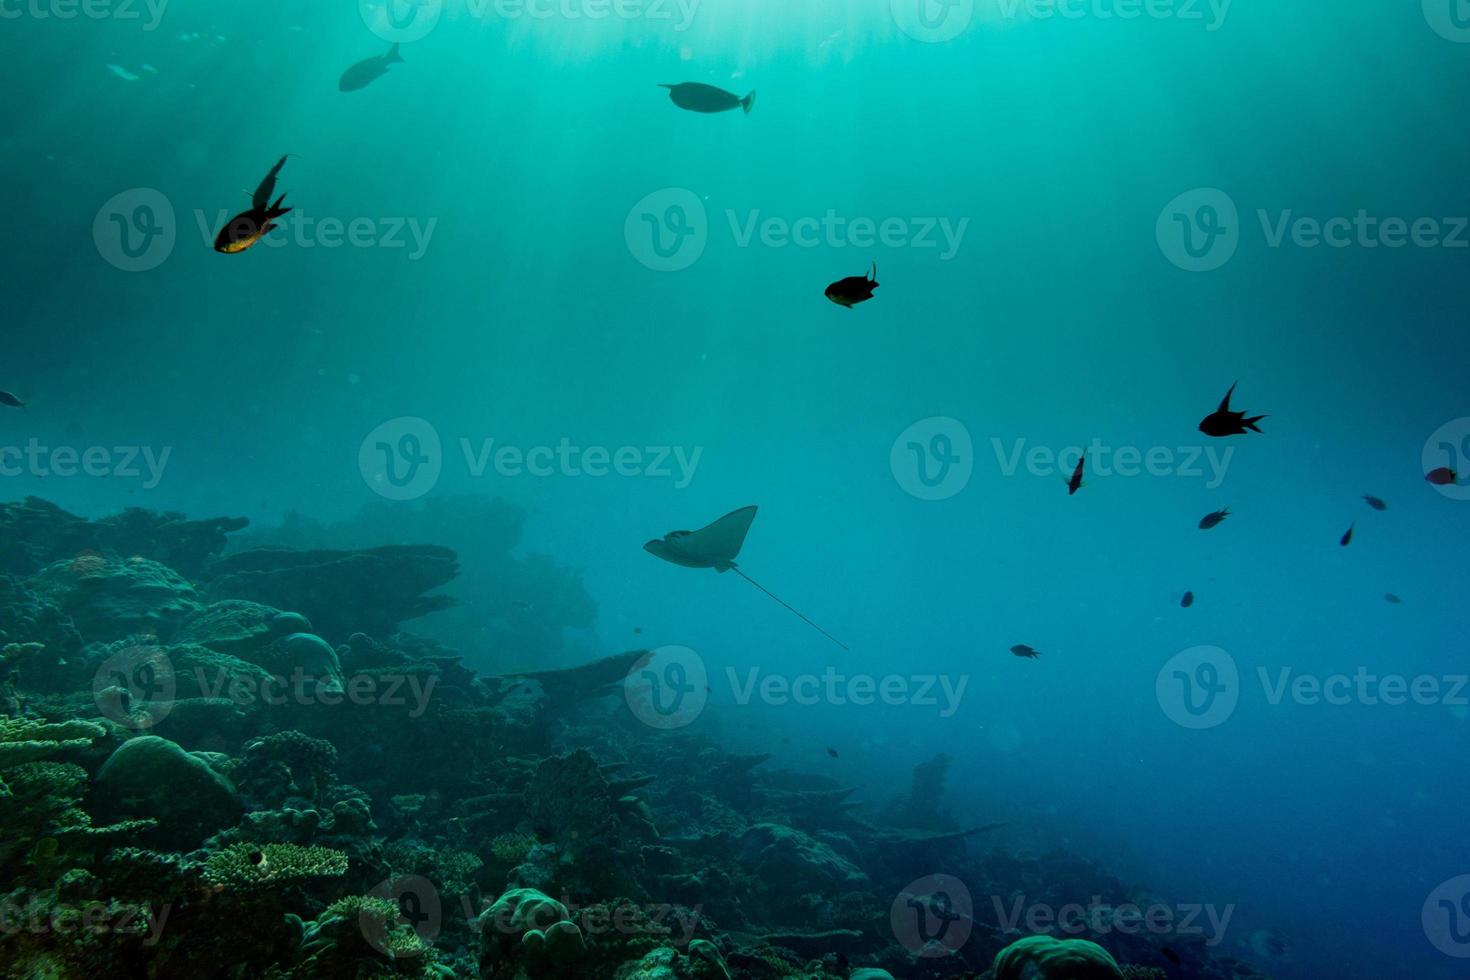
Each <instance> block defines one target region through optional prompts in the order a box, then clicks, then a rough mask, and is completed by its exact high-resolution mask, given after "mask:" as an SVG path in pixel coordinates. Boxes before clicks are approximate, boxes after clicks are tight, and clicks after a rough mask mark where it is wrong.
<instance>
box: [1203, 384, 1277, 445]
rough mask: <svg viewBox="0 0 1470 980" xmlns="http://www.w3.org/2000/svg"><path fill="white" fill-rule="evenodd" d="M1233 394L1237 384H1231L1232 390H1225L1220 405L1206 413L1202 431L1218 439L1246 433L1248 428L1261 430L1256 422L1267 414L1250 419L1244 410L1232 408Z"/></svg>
mask: <svg viewBox="0 0 1470 980" xmlns="http://www.w3.org/2000/svg"><path fill="white" fill-rule="evenodd" d="M1236 384H1239V382H1236ZM1233 394H1235V385H1231V386H1230V390H1229V391H1227V392H1225V397H1224V399H1223V400H1221V402H1220V407H1219V408H1217V409H1215V411H1213V412H1211V413H1210V414H1209V415H1206V416H1205V418H1204V421H1203V422H1201V423H1200V424H1199V430H1200V431H1201V432H1203V433H1204V434H1205V435H1207V436H1214V437H1215V438H1217V439H1218V438H1222V437H1224V436H1239V435H1245V431H1246V430H1247V429H1249V430H1250V431H1252V432H1260V431H1261V430H1260V429H1258V428H1257V427H1256V423H1257V422H1259V421H1261V419H1263V418H1265V417H1266V416H1264V415H1257V416H1255V417H1254V418H1249V419H1248V418H1246V417H1245V413H1244V412H1236V411H1232V410H1231V408H1230V396H1231V395H1233Z"/></svg>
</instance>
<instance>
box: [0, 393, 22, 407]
mask: <svg viewBox="0 0 1470 980" xmlns="http://www.w3.org/2000/svg"><path fill="white" fill-rule="evenodd" d="M0 405H9V406H10V407H11V408H25V407H26V403H25V402H23V401H21V400H20V399H19V398H16V397H15V396H14V395H12V394H11V393H10V392H8V391H0Z"/></svg>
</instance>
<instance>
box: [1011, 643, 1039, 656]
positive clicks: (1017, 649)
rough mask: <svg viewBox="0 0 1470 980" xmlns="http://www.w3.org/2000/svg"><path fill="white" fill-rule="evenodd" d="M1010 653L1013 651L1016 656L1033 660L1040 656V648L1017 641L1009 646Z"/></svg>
mask: <svg viewBox="0 0 1470 980" xmlns="http://www.w3.org/2000/svg"><path fill="white" fill-rule="evenodd" d="M1011 653H1014V654H1015V655H1016V656H1018V657H1024V658H1025V659H1027V660H1035V659H1036V658H1037V657H1039V656H1041V651H1040V650H1036V649H1033V648H1032V647H1029V646H1027V645H1026V644H1024V643H1017V644H1016V645H1015V646H1013V647H1011Z"/></svg>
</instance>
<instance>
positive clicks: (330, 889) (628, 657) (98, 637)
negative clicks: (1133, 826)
mask: <svg viewBox="0 0 1470 980" xmlns="http://www.w3.org/2000/svg"><path fill="white" fill-rule="evenodd" d="M455 506H456V507H463V508H464V511H463V512H464V514H466V515H468V516H467V520H466V523H467V524H469V523H477V524H478V525H479V526H483V527H484V528H485V529H486V533H487V534H489V535H491V536H492V537H493V538H494V540H495V542H496V543H495V545H494V550H496V553H497V554H499V553H500V552H501V551H503V550H508V549H509V548H511V547H512V546H514V544H515V542H516V541H517V540H518V535H519V523H518V520H519V518H518V517H517V516H516V512H514V511H513V510H512V509H509V508H508V506H504V505H499V504H496V505H493V506H491V505H480V504H476V505H473V506H471V505H455ZM438 516H439V517H442V516H443V515H442V514H439V515H438ZM239 526H240V523H239V522H235V521H231V520H228V519H222V520H218V521H188V520H185V519H183V518H182V517H180V516H178V515H150V514H147V513H146V512H142V511H129V512H127V513H125V514H124V515H120V516H119V518H117V519H114V520H111V521H100V522H92V521H84V520H82V519H80V518H76V517H73V516H71V515H68V514H65V512H63V511H60V510H59V509H57V508H53V507H51V506H50V505H48V504H45V503H43V502H40V501H34V500H31V501H26V502H25V503H23V504H19V505H10V506H7V507H0V540H4V541H8V542H9V543H10V544H11V546H12V547H11V550H10V551H9V552H7V557H6V559H5V560H4V563H3V564H0V630H3V631H4V635H3V637H0V640H3V643H0V830H3V831H4V833H3V835H0V875H3V876H4V880H6V881H7V882H8V883H9V884H8V885H7V888H8V889H9V891H8V894H6V895H4V896H3V899H4V901H6V902H9V903H12V904H13V905H14V906H16V907H17V908H19V909H21V910H22V911H23V913H24V915H25V916H26V921H28V922H39V923H43V924H45V925H44V927H42V928H36V929H26V930H21V931H20V932H19V933H18V934H17V935H15V936H7V937H6V938H5V942H4V944H3V945H0V975H4V976H22V977H49V978H57V980H72V978H87V980H90V978H92V977H98V976H105V977H111V976H119V977H123V976H127V977H143V978H155V977H156V978H165V977H175V976H177V977H228V978H236V980H251V978H265V980H285V978H297V977H300V978H309V980H315V978H322V980H326V978H337V977H351V978H367V977H412V978H418V980H450V978H456V977H458V978H466V980H468V978H474V977H483V978H495V980H606V978H614V980H797V978H800V980H893V978H895V977H904V978H910V977H913V978H922V980H942V978H954V980H971V978H978V977H982V976H987V975H988V977H989V980H1008V978H1012V977H1022V976H1027V977H1030V976H1035V977H1045V976H1054V977H1066V978H1069V980H1083V978H1090V977H1098V978H1102V977H1107V978H1113V980H1116V978H1119V977H1136V978H1144V977H1150V976H1158V975H1159V974H1158V971H1159V970H1160V969H1164V964H1165V963H1167V964H1169V967H1168V968H1167V970H1166V973H1167V975H1168V976H1170V977H1171V978H1177V980H1227V978H1230V980H1240V978H1246V977H1254V976H1259V974H1257V973H1255V971H1254V970H1253V968H1252V967H1251V966H1250V965H1249V964H1247V963H1244V962H1241V961H1238V960H1233V959H1229V958H1227V957H1223V956H1221V955H1219V954H1218V953H1217V951H1216V950H1215V949H1214V948H1213V947H1210V946H1208V945H1207V944H1205V943H1204V942H1203V941H1186V940H1180V941H1176V942H1172V943H1170V944H1169V946H1168V947H1167V949H1166V948H1165V947H1164V946H1163V944H1162V942H1161V941H1160V940H1159V938H1158V937H1156V936H1151V935H1148V934H1138V933H1137V932H1136V931H1131V932H1130V931H1126V930H1117V929H1110V928H1108V924H1109V922H1110V921H1111V919H1110V917H1111V916H1113V915H1114V914H1115V911H1114V910H1117V911H1116V915H1117V916H1120V917H1121V916H1122V914H1123V913H1122V911H1121V910H1122V909H1123V908H1124V907H1126V906H1129V905H1140V904H1144V903H1147V902H1149V901H1150V900H1151V899H1152V896H1148V895H1146V894H1145V893H1141V892H1139V891H1138V890H1136V889H1132V888H1129V887H1128V886H1126V885H1125V884H1124V883H1122V882H1120V881H1118V880H1116V879H1114V878H1112V877H1110V876H1108V875H1107V874H1106V873H1105V872H1103V871H1102V870H1100V869H1099V868H1097V867H1096V866H1094V865H1093V864H1091V863H1090V862H1087V861H1084V860H1081V859H1078V858H1076V857H1074V856H1071V855H1067V854H1061V853H1054V854H1042V855H1031V854H1022V853H1014V852H1011V851H1007V850H1005V849H1003V848H1001V847H992V848H990V849H989V850H988V851H986V852H982V851H981V850H980V843H981V841H982V840H983V839H985V837H984V835H987V834H991V833H996V832H998V830H999V827H1000V825H998V824H994V823H984V822H983V821H984V817H983V816H981V817H973V816H969V815H966V819H964V821H963V822H959V821H957V820H956V819H955V818H954V817H953V816H951V815H950V814H949V813H947V812H946V811H945V804H946V800H945V795H944V782H945V775H946V772H947V769H948V766H949V760H948V758H947V757H944V756H940V757H937V758H934V759H931V760H929V761H927V762H923V761H920V762H919V764H918V765H917V766H916V768H915V770H914V777H913V783H912V786H911V788H909V790H908V792H907V793H906V794H902V795H899V796H897V797H896V798H895V799H894V800H892V801H890V802H889V803H887V804H881V805H880V806H878V807H876V808H874V810H875V811H876V812H874V811H870V810H869V809H868V808H866V807H864V805H863V801H861V800H860V799H858V795H857V794H856V793H855V791H854V788H853V787H852V786H849V785H844V784H842V783H839V782H837V781H835V780H832V779H829V778H826V777H822V776H819V775H814V774H812V773H807V772H794V771H789V770H786V769H783V768H781V767H780V765H779V764H778V761H777V760H776V759H773V758H772V757H770V756H768V755H764V754H749V753H747V754H737V753H732V752H729V751H727V750H726V749H724V748H722V747H721V746H720V745H719V744H717V743H716V742H715V741H713V740H712V739H711V738H709V737H707V736H704V735H700V734H696V733H693V732H690V731H679V730H675V731H660V730H655V729H653V728H650V727H648V726H646V725H643V724H641V723H639V722H637V721H636V720H635V719H634V718H632V716H631V715H630V713H629V712H628V710H627V707H626V704H625V702H624V700H623V693H622V691H621V689H620V684H621V682H622V681H623V679H624V678H625V677H626V676H627V675H628V674H629V672H630V671H632V670H635V669H636V668H637V666H638V665H639V664H640V663H642V662H644V661H645V660H646V658H647V657H648V653H647V652H646V651H641V650H630V651H628V652H626V653H622V654H616V655H613V656H605V657H587V658H585V660H584V662H581V663H578V664H576V665H571V666H565V667H563V668H562V669H550V668H549V667H545V666H544V665H545V664H547V663H549V662H553V661H554V660H555V658H556V657H558V656H560V655H561V654H562V653H564V652H565V651H563V649H562V648H561V647H560V646H552V645H547V646H544V647H539V648H534V649H536V650H540V651H541V653H540V654H537V655H536V656H531V657H529V658H528V659H524V660H522V662H521V664H520V666H521V667H524V666H526V665H529V664H538V665H540V666H541V669H537V670H535V671H530V672H526V671H524V670H523V671H522V672H519V673H513V672H512V673H506V674H503V675H499V676H495V675H482V674H478V673H476V672H475V671H472V670H470V669H468V668H467V667H466V666H465V665H464V664H463V663H462V661H461V658H460V655H459V654H458V653H456V652H455V651H453V650H451V649H449V648H447V647H445V646H443V645H442V644H440V643H439V642H436V641H435V640H434V639H431V638H429V637H426V636H419V635H412V634H409V633H405V632H403V631H402V630H401V629H400V624H401V622H403V621H404V620H408V619H413V618H417V617H421V616H425V615H426V614H428V613H429V612H432V611H434V610H436V609H444V608H446V606H447V602H446V601H445V600H444V599H443V598H436V597H435V596H433V595H430V594H429V593H431V592H432V590H434V589H436V588H437V587H439V586H441V585H443V584H445V583H446V582H448V581H449V580H450V579H451V578H453V576H454V574H455V571H456V568H457V565H456V560H455V555H454V553H453V552H450V551H448V550H447V549H444V548H442V547H438V546H434V545H429V546H422V547H421V546H394V547H390V548H381V547H374V546H372V543H371V542H366V541H361V540H356V539H352V538H351V535H349V534H348V533H347V531H346V530H344V529H342V528H337V530H336V531H332V530H331V529H330V528H323V527H321V526H309V525H305V524H302V525H301V526H300V527H298V528H297V530H298V531H299V532H300V534H301V537H302V539H303V540H302V541H301V542H300V543H302V544H305V545H309V547H308V548H307V549H306V550H289V549H286V548H282V547H274V548H254V549H251V550H247V551H241V552H239V553H237V554H234V555H232V556H230V557H227V558H223V559H217V556H218V555H219V553H220V551H221V550H222V549H223V547H224V536H225V534H226V533H228V532H230V531H231V530H233V529H236V528H238V527H239ZM332 534H337V535H338V536H339V537H340V538H341V540H335V541H332V542H330V543H331V544H333V545H336V547H329V548H328V547H322V542H321V541H319V540H315V539H316V538H319V537H331V536H332ZM275 543H276V544H280V542H275ZM169 560H176V561H177V562H178V565H177V567H171V566H170V565H169V564H168V561H169ZM507 560H508V559H507ZM517 561H520V560H519V559H517ZM514 567H515V568H516V569H517V570H518V571H517V573H516V575H515V576H513V579H514V582H515V583H516V585H515V590H516V593H517V596H518V598H519V596H520V595H521V594H522V593H521V592H520V590H521V589H529V588H531V585H530V584H531V583H537V582H540V583H541V586H538V587H544V589H545V590H546V593H545V595H544V596H543V595H542V594H540V593H535V592H532V593H531V598H532V599H535V600H536V601H537V602H541V601H544V602H545V603H546V604H547V605H548V606H551V607H554V608H559V609H563V610H564V611H566V610H571V609H574V608H575V609H578V610H580V611H579V612H577V613H576V614H575V615H572V614H571V613H570V612H568V613H567V614H566V615H567V617H569V618H571V619H577V617H580V616H582V615H583V614H584V613H588V609H586V608H583V607H582V602H583V600H582V597H581V596H579V594H578V591H577V589H578V588H579V586H578V585H577V584H576V582H575V576H573V575H570V574H569V573H565V572H564V571H562V570H557V569H555V568H554V566H551V565H549V564H545V563H541V562H539V561H526V562H525V563H523V564H517V565H515V566H514ZM538 576H539V577H538ZM196 582H197V583H200V585H199V586H198V587H196V585H195V584H194V583H196ZM527 601H530V600H529V599H528V600H527ZM589 601H590V600H589ZM588 614H589V615H590V613H588ZM558 615H560V614H558ZM555 621H557V622H561V623H562V625H566V620H565V619H561V620H555ZM579 621H580V620H579ZM560 629H561V626H558V630H560ZM497 635H499V636H509V635H512V634H511V633H499V634H497ZM542 654H544V659H538V657H540V656H541V655H542ZM520 655H521V654H517V656H520ZM936 869H942V870H944V871H945V872H946V874H950V875H954V876H957V877H959V878H962V879H963V880H965V881H967V882H969V883H970V886H971V888H972V889H973V890H974V891H975V893H976V894H983V895H989V896H1025V901H1027V902H1030V903H1034V904H1036V905H1044V906H1048V907H1052V908H1060V907H1063V906H1065V905H1067V904H1068V903H1092V904H1094V905H1097V906H1099V908H1100V910H1099V911H1098V913H1097V915H1096V916H1094V917H1093V918H1092V919H1090V920H1089V924H1090V931H1088V932H1087V934H1086V936H1085V938H1084V937H1078V936H1071V935H1068V936H1065V937H1064V936H1059V935H1044V934H1038V935H1032V936H1023V935H1021V934H1020V933H1019V932H1017V931H1015V929H1014V928H1013V927H1011V928H1009V929H1008V928H1003V927H1002V924H1001V923H999V922H994V923H987V922H985V921H983V917H982V916H981V915H980V914H979V912H980V910H979V909H978V908H977V909H976V910H975V911H974V914H973V920H972V921H969V925H970V926H971V927H972V928H971V929H969V931H968V934H967V937H966V939H965V940H964V942H963V943H956V944H955V948H954V949H952V950H950V949H938V948H937V947H936V942H937V941H936V940H935V938H934V936H933V935H931V934H929V933H926V932H924V931H923V930H917V931H914V934H913V935H910V934H908V933H906V932H905V930H904V929H902V928H899V927H898V926H897V925H896V924H895V923H896V922H897V921H898V920H897V919H896V918H895V914H896V913H895V912H894V908H897V909H898V910H899V912H902V913H922V914H924V915H926V916H929V917H930V918H932V919H934V920H935V921H938V922H940V923H941V924H942V925H944V926H946V927H947V926H948V925H949V924H951V923H954V922H958V921H960V919H961V917H960V916H959V914H958V913H957V912H955V910H954V909H953V908H952V906H951V905H950V903H949V897H948V896H947V894H946V893H945V889H944V888H943V886H942V884H940V885H935V884H933V883H929V884H924V880H923V877H922V876H924V875H927V874H930V873H931V872H934V871H935V870H936ZM899 899H902V900H901V901H900V900H899ZM1089 907H1090V906H1089ZM89 916H90V917H92V918H91V919H88V918H87V917H89ZM68 917H71V918H72V919H77V918H80V919H82V921H95V923H97V926H98V927H97V928H93V929H63V928H60V927H55V926H54V923H56V922H58V921H68ZM936 953H938V954H943V955H936ZM1120 963H1122V964H1126V966H1121V967H1120V966H1119V965H1118V964H1120Z"/></svg>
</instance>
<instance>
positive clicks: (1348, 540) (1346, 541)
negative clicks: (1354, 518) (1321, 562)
mask: <svg viewBox="0 0 1470 980" xmlns="http://www.w3.org/2000/svg"><path fill="white" fill-rule="evenodd" d="M1354 527H1357V525H1356V524H1353V525H1349V527H1348V529H1347V533H1345V534H1344V535H1343V536H1342V540H1340V541H1338V542H1337V543H1338V544H1340V545H1342V546H1343V547H1344V548H1346V547H1347V546H1348V545H1350V544H1352V543H1353V528H1354Z"/></svg>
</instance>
